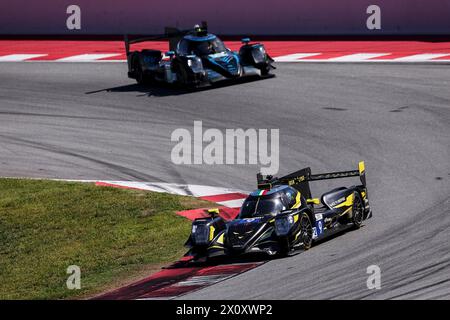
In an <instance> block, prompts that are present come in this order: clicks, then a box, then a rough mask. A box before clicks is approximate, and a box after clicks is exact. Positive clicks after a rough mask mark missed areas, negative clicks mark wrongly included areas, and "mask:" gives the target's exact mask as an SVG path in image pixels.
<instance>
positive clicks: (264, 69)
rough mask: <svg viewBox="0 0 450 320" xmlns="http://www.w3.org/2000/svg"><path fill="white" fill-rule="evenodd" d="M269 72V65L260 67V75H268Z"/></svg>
mask: <svg viewBox="0 0 450 320" xmlns="http://www.w3.org/2000/svg"><path fill="white" fill-rule="evenodd" d="M269 72H270V65H269V64H267V65H265V66H264V67H262V68H261V76H263V77H265V76H267V75H269Z"/></svg>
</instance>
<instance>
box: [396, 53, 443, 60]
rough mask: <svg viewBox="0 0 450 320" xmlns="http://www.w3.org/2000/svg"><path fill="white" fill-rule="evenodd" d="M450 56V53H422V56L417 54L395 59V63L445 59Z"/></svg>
mask: <svg viewBox="0 0 450 320" xmlns="http://www.w3.org/2000/svg"><path fill="white" fill-rule="evenodd" d="M448 55H450V53H422V54H415V55H412V56H407V57H401V58H397V59H393V61H428V60H431V59H436V58H440V57H445V56H448Z"/></svg>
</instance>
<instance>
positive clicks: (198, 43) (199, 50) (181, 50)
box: [176, 34, 227, 57]
mask: <svg viewBox="0 0 450 320" xmlns="http://www.w3.org/2000/svg"><path fill="white" fill-rule="evenodd" d="M226 50H227V48H226V47H225V44H224V43H223V42H222V41H221V40H220V39H219V38H217V37H216V36H215V35H213V34H207V35H205V36H201V37H199V36H196V35H190V34H189V35H186V36H184V37H183V38H182V39H181V40H180V41H179V42H178V45H177V50H176V51H177V53H178V54H179V55H196V56H199V57H202V56H207V55H210V54H215V53H221V52H225V51H226Z"/></svg>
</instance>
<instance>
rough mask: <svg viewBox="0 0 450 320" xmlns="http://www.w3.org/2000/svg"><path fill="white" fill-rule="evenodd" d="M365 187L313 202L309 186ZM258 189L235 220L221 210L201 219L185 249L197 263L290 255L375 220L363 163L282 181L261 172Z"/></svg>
mask: <svg viewBox="0 0 450 320" xmlns="http://www.w3.org/2000/svg"><path fill="white" fill-rule="evenodd" d="M356 176H358V177H359V178H360V181H361V184H359V185H353V186H349V187H340V188H336V189H333V190H330V191H328V192H326V193H324V194H323V195H322V196H321V197H320V198H312V197H311V191H310V187H309V183H310V182H311V181H319V180H326V179H338V178H349V177H356ZM257 178H258V189H257V190H255V191H253V192H252V193H251V194H250V195H249V196H248V197H247V198H246V199H245V201H244V203H243V205H242V207H241V209H240V213H239V215H238V216H237V217H236V219H234V220H231V221H228V222H227V221H225V220H224V219H222V218H221V217H220V216H219V215H218V213H219V211H218V210H217V209H212V210H209V211H208V212H209V213H210V216H209V217H208V218H201V219H196V220H195V221H193V223H192V232H191V235H190V236H189V239H188V241H187V242H186V246H187V247H189V248H190V250H189V251H188V252H187V253H186V255H189V256H193V257H194V259H197V260H198V259H205V258H206V259H207V258H212V257H219V256H236V255H241V254H247V253H265V254H268V255H289V254H292V253H294V251H295V249H303V250H307V249H309V248H310V247H311V245H312V244H313V242H315V241H318V240H321V239H323V238H325V237H328V236H330V235H332V234H335V233H336V232H338V231H342V230H344V229H347V228H355V229H358V228H359V227H360V226H361V225H362V223H363V221H364V220H366V219H368V218H371V217H372V211H371V209H370V206H369V198H368V194H367V187H366V175H365V168H364V162H360V163H359V168H358V170H353V171H341V172H330V173H321V174H311V169H310V168H305V169H301V170H299V171H296V172H294V173H291V174H289V175H286V176H284V177H281V178H274V177H272V176H266V177H264V176H262V175H261V174H258V176H257Z"/></svg>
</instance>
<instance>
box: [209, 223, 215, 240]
mask: <svg viewBox="0 0 450 320" xmlns="http://www.w3.org/2000/svg"><path fill="white" fill-rule="evenodd" d="M215 230H216V228H214V226H209V241H211V240H212V239H214V231H215Z"/></svg>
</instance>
